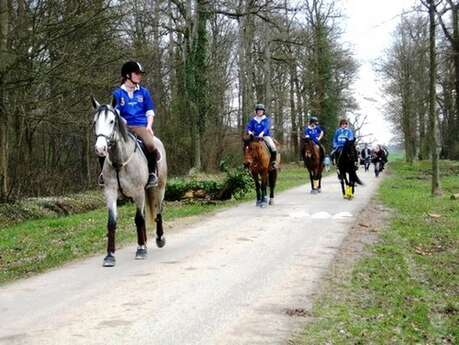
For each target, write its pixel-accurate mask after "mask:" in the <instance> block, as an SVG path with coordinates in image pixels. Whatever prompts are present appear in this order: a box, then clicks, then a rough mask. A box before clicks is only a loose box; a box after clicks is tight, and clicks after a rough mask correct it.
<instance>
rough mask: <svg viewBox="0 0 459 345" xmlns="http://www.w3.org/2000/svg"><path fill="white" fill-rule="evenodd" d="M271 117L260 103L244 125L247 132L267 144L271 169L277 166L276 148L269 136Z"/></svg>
mask: <svg viewBox="0 0 459 345" xmlns="http://www.w3.org/2000/svg"><path fill="white" fill-rule="evenodd" d="M270 128H271V119H270V118H269V117H268V116H266V113H265V106H264V105H263V104H261V103H259V104H257V105H256V106H255V116H254V117H252V119H251V120H250V121H249V123H248V124H247V126H246V131H247V133H248V134H250V135H253V136H256V137H258V138H263V140H264V141H265V143H266V145H268V148H269V150H270V151H271V169H276V168H277V162H276V159H277V148H276V144H275V143H274V140H273V138H272V137H271V132H270V130H269V129H270Z"/></svg>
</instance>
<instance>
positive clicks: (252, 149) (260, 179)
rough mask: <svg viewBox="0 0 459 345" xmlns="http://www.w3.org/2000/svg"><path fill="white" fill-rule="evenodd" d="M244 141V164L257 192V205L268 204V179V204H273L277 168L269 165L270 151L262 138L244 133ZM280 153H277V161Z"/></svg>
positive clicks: (265, 205)
mask: <svg viewBox="0 0 459 345" xmlns="http://www.w3.org/2000/svg"><path fill="white" fill-rule="evenodd" d="M242 140H243V141H244V166H245V167H246V168H248V169H249V170H250V173H251V174H252V177H253V180H254V181H255V189H256V193H257V203H256V205H257V206H260V207H262V208H264V207H267V206H268V200H267V185H268V181H269V204H270V205H273V204H274V187H275V186H276V179H277V168H276V169H272V168H271V167H270V153H269V150H268V147H267V146H266V144H265V143H264V141H263V139H262V138H255V137H254V136H253V135H250V136H249V135H245V136H243V138H242ZM279 162H280V154H279V153H277V163H278V164H279Z"/></svg>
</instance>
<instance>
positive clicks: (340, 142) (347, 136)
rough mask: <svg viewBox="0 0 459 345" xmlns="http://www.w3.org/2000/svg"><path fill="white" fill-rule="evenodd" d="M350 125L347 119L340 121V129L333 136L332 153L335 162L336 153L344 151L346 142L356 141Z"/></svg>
mask: <svg viewBox="0 0 459 345" xmlns="http://www.w3.org/2000/svg"><path fill="white" fill-rule="evenodd" d="M348 125H349V123H348V122H347V120H346V119H341V120H340V122H339V128H337V129H336V131H335V135H334V136H333V151H332V152H331V153H330V157H331V158H332V160H334V158H335V154H336V152H337V151H341V150H342V149H343V146H344V144H345V143H346V141H348V140H352V139H354V133H353V132H352V129H350V128H348Z"/></svg>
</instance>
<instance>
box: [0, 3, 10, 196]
mask: <svg viewBox="0 0 459 345" xmlns="http://www.w3.org/2000/svg"><path fill="white" fill-rule="evenodd" d="M7 43H8V1H7V0H0V200H2V201H6V198H7V196H8V190H9V180H8V159H9V157H8V113H7V109H6V104H5V94H4V92H5V91H4V89H3V83H4V76H5V74H6V67H7V66H6V54H5V52H6V50H7Z"/></svg>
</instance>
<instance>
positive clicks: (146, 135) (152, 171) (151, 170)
mask: <svg viewBox="0 0 459 345" xmlns="http://www.w3.org/2000/svg"><path fill="white" fill-rule="evenodd" d="M129 130H130V131H131V132H132V133H133V134H135V135H136V136H138V137H140V138H142V140H143V143H144V145H145V147H146V149H147V152H146V156H147V161H148V182H147V185H146V188H147V189H148V188H151V187H156V186H157V185H158V160H159V159H160V155H159V152H158V150H157V149H156V147H155V144H154V139H153V138H154V137H153V135H151V133H150V131H148V129H147V128H145V127H129Z"/></svg>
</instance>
